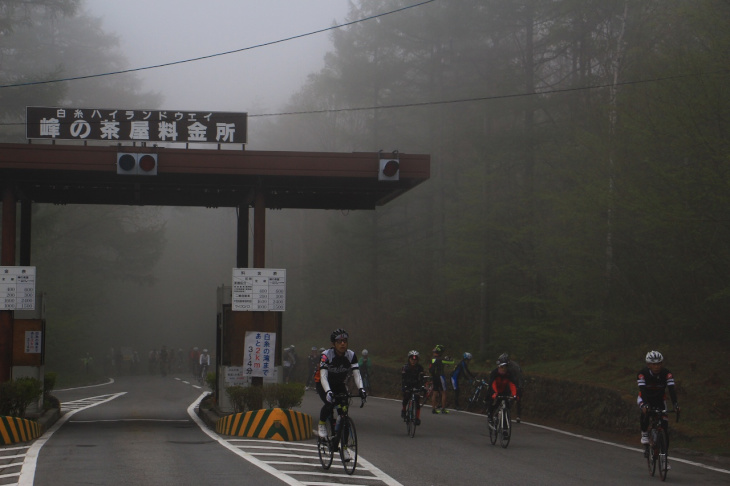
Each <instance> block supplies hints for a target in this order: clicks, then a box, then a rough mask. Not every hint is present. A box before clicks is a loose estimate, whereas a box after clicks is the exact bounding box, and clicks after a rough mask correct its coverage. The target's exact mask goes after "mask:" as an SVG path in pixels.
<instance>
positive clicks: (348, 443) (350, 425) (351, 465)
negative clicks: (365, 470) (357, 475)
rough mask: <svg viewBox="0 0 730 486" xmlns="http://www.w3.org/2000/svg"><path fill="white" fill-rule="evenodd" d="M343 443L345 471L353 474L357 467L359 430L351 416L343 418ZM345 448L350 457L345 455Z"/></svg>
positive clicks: (341, 450)
mask: <svg viewBox="0 0 730 486" xmlns="http://www.w3.org/2000/svg"><path fill="white" fill-rule="evenodd" d="M342 427H343V429H342V443H341V444H340V459H342V465H343V466H345V472H346V473H347V474H352V473H354V472H355V467H357V431H356V430H355V423H354V422H353V421H352V419H351V418H350V417H347V418H343V420H342ZM345 450H346V451H347V453H348V454H349V456H350V457H349V459H347V458H346V457H345Z"/></svg>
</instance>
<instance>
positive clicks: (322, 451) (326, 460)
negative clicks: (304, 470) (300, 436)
mask: <svg viewBox="0 0 730 486" xmlns="http://www.w3.org/2000/svg"><path fill="white" fill-rule="evenodd" d="M326 427H327V438H326V439H323V438H322V437H317V452H318V453H319V462H320V463H321V464H322V467H323V468H325V469H329V468H330V466H331V465H332V459H333V457H334V455H335V453H334V452H333V451H332V446H331V445H330V437H331V436H332V426H331V425H330V421H329V420H328V421H327V425H326Z"/></svg>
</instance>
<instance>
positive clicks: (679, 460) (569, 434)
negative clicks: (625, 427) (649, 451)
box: [368, 397, 730, 474]
mask: <svg viewBox="0 0 730 486" xmlns="http://www.w3.org/2000/svg"><path fill="white" fill-rule="evenodd" d="M368 398H378V399H379V400H391V401H394V402H398V403H400V402H401V400H399V399H395V398H381V397H368ZM457 412H458V413H468V414H469V415H476V416H480V417H484V420H486V419H487V417H486V416H485V415H483V414H481V413H474V412H467V411H466V410H458V411H457ZM513 422H514V420H513ZM520 423H521V424H522V425H528V426H530V427H537V428H538V429H544V430H549V431H551V432H557V433H558V434H563V435H568V436H570V437H575V438H577V439H584V440H589V441H591V442H597V443H599V444H604V445H608V446H612V447H618V448H619V449H626V450H628V451H634V452H641V453H642V454H643V453H644V449H637V448H636V447H631V446H626V445H623V444H618V443H616V442H608V441H605V440H601V439H595V438H593V437H588V436H586V435H581V434H574V433H572V432H566V431H564V430H560V429H555V428H553V427H547V426H545V425H540V424H533V423H531V422H525V421H524V420H523V421H521V422H520ZM670 461H671V462H681V463H683V464H689V465H690V466H697V467H701V468H703V469H708V470H710V471H715V472H720V473H723V474H730V470H728V469H721V468H718V467H714V466H710V465H708V464H704V463H701V462H695V461H690V460H687V459H682V458H679V457H677V456H672V455H671V451H670Z"/></svg>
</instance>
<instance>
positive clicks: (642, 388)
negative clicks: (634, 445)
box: [636, 351, 679, 445]
mask: <svg viewBox="0 0 730 486" xmlns="http://www.w3.org/2000/svg"><path fill="white" fill-rule="evenodd" d="M637 383H638V385H639V396H638V397H637V399H636V403H637V404H638V405H639V408H640V409H641V417H640V420H639V423H640V425H641V443H642V444H644V445H648V444H649V432H648V430H649V414H648V413H647V411H648V410H649V408H650V407H655V408H663V409H666V408H667V405H666V401H665V400H666V398H667V396H666V394H665V389H668V390H669V396H670V397H671V399H672V403H673V404H674V409H675V410H676V411H677V412H679V403H677V391H676V390H675V388H674V375H672V372H671V371H669V370H668V369H666V368H664V356H662V353H660V352H659V351H649V352H648V353H646V366H645V367H644V368H642V369H641V371H639V374H638V376H637ZM668 427H669V423H668V421H667V416H666V415H664V416H663V417H662V428H663V429H664V431H665V432H667V438H669V433H668Z"/></svg>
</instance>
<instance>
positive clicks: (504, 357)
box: [497, 353, 509, 363]
mask: <svg viewBox="0 0 730 486" xmlns="http://www.w3.org/2000/svg"><path fill="white" fill-rule="evenodd" d="M500 361H504V362H505V363H509V354H507V353H502V354H500V355H499V358H497V362H500Z"/></svg>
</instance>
